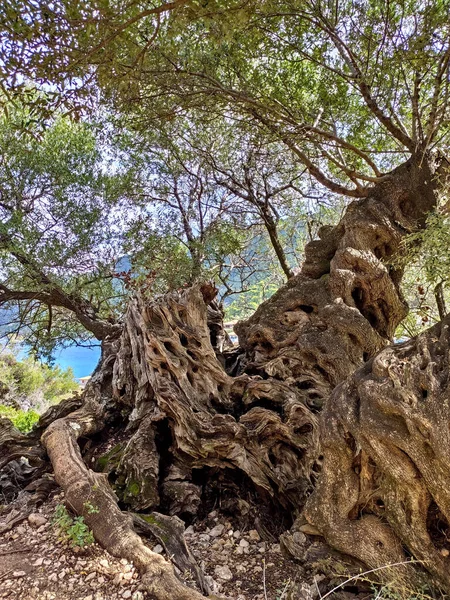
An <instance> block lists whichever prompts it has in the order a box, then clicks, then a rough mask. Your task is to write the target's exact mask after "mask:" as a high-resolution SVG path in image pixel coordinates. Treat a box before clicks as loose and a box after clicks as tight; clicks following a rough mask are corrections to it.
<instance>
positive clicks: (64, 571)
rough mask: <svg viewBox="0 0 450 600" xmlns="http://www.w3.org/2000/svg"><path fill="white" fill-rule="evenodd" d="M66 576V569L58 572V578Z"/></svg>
mask: <svg viewBox="0 0 450 600" xmlns="http://www.w3.org/2000/svg"><path fill="white" fill-rule="evenodd" d="M65 576H66V570H65V569H63V570H62V571H60V573H58V579H64V577H65Z"/></svg>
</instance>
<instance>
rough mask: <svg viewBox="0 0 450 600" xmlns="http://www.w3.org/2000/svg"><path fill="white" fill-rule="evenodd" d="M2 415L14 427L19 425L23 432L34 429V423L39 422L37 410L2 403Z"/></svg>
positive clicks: (0, 409) (18, 427) (0, 414)
mask: <svg viewBox="0 0 450 600" xmlns="http://www.w3.org/2000/svg"><path fill="white" fill-rule="evenodd" d="M0 417H6V418H7V419H9V420H10V421H12V424H13V425H14V427H17V429H18V430H19V431H22V433H28V432H29V431H31V430H32V429H33V425H34V424H35V423H37V422H38V420H39V415H38V413H37V412H36V411H35V410H26V411H25V410H20V409H16V408H11V407H10V406H4V405H3V404H0Z"/></svg>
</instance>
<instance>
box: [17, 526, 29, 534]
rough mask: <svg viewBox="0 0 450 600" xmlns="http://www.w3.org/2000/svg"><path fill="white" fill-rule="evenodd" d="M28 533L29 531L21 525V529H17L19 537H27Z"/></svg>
mask: <svg viewBox="0 0 450 600" xmlns="http://www.w3.org/2000/svg"><path fill="white" fill-rule="evenodd" d="M26 532H27V530H26V529H25V527H22V526H21V525H19V527H16V533H18V534H19V535H25V533H26Z"/></svg>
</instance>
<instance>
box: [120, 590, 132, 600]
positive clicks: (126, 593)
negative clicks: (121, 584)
mask: <svg viewBox="0 0 450 600" xmlns="http://www.w3.org/2000/svg"><path fill="white" fill-rule="evenodd" d="M122 598H131V591H130V590H125V591H124V593H123V594H122Z"/></svg>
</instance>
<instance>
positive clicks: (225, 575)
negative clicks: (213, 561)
mask: <svg viewBox="0 0 450 600" xmlns="http://www.w3.org/2000/svg"><path fill="white" fill-rule="evenodd" d="M214 575H215V576H216V577H217V579H221V580H222V581H231V580H232V579H233V573H232V572H231V570H230V567H228V566H227V565H225V566H220V565H217V566H216V568H215V569H214Z"/></svg>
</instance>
